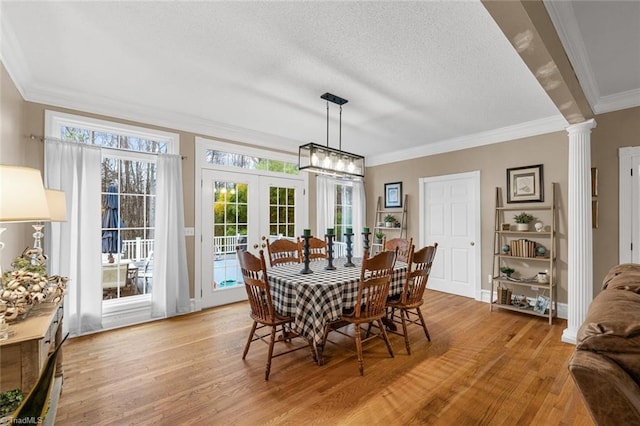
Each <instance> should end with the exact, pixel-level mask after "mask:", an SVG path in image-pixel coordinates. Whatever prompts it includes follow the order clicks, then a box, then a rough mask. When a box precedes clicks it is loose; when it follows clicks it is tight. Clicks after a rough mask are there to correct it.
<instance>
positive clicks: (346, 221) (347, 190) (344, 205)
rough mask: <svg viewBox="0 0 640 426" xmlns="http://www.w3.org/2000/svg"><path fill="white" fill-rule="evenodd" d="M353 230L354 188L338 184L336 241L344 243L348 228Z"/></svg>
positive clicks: (335, 225)
mask: <svg viewBox="0 0 640 426" xmlns="http://www.w3.org/2000/svg"><path fill="white" fill-rule="evenodd" d="M347 227H351V228H353V186H352V185H350V184H341V183H337V184H336V211H335V224H334V228H335V235H336V239H335V241H339V242H342V241H343V240H344V233H345V232H346V228H347Z"/></svg>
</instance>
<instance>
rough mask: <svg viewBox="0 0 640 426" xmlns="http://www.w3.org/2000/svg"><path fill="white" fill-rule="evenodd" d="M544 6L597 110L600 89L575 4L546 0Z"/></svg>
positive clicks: (583, 87) (585, 91)
mask: <svg viewBox="0 0 640 426" xmlns="http://www.w3.org/2000/svg"><path fill="white" fill-rule="evenodd" d="M544 6H545V8H546V9H547V12H548V13H549V17H550V18H551V22H553V26H554V27H555V28H556V32H557V33H558V37H560V41H561V42H562V46H563V47H564V50H565V52H566V53H567V56H568V57H569V61H570V62H571V65H572V66H573V70H574V72H575V73H576V76H577V77H578V81H579V82H580V86H582V90H583V91H584V94H585V96H586V97H587V100H588V101H589V104H590V105H591V108H592V109H594V110H595V107H594V106H595V105H596V104H597V103H598V100H599V99H600V90H599V89H598V85H597V83H596V78H595V75H594V73H593V69H592V68H591V63H590V62H589V56H588V55H587V48H586V47H585V45H584V40H583V39H582V33H581V32H580V27H579V26H578V19H577V18H576V15H575V13H574V12H573V6H571V2H569V1H566V2H565V1H544Z"/></svg>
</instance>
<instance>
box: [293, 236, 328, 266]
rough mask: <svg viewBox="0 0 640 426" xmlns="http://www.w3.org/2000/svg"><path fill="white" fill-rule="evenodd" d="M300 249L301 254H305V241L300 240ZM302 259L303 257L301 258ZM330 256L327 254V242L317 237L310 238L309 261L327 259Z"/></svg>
mask: <svg viewBox="0 0 640 426" xmlns="http://www.w3.org/2000/svg"><path fill="white" fill-rule="evenodd" d="M298 247H299V250H300V253H301V254H302V253H303V252H304V241H303V240H301V239H298ZM300 257H302V256H300ZM328 257H329V254H328V252H327V241H326V240H321V239H320V238H317V237H311V238H309V260H311V261H313V260H316V259H327V258H328Z"/></svg>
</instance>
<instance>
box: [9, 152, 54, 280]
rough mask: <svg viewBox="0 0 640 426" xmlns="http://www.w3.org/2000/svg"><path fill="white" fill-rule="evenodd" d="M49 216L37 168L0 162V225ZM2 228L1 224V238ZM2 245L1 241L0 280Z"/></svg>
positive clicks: (43, 218) (47, 217)
mask: <svg viewBox="0 0 640 426" xmlns="http://www.w3.org/2000/svg"><path fill="white" fill-rule="evenodd" d="M50 218H51V215H50V214H49V207H48V206H47V197H46V195H45V192H44V185H43V184H42V177H41V176H40V170H37V169H33V168H30V167H19V166H9V165H4V164H0V224H2V223H15V222H34V221H39V220H49V219H50ZM5 229H6V228H3V227H1V226H0V238H1V235H2V233H3V232H4V230H5ZM3 248H4V243H3V242H2V241H0V280H1V278H2V249H3Z"/></svg>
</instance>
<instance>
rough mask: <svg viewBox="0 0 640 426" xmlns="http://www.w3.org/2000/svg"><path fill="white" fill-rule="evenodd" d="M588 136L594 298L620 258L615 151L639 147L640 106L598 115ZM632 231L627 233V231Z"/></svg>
mask: <svg viewBox="0 0 640 426" xmlns="http://www.w3.org/2000/svg"><path fill="white" fill-rule="evenodd" d="M595 120H596V123H597V126H596V128H595V129H593V131H592V134H591V164H592V166H593V167H597V168H598V205H599V216H600V217H599V221H598V222H599V227H598V229H595V230H594V231H593V259H594V262H593V284H594V295H595V294H597V293H598V292H599V291H600V285H601V284H602V280H603V279H604V276H605V275H606V273H607V271H608V270H609V268H611V266H613V265H616V264H617V263H618V259H619V250H618V243H619V234H618V218H619V208H618V206H619V196H618V195H619V188H620V185H619V159H618V148H620V147H629V146H640V107H638V108H629V109H626V110H622V111H616V112H611V113H607V114H601V115H597V116H596V117H595ZM630 231H631V230H629V232H630Z"/></svg>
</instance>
